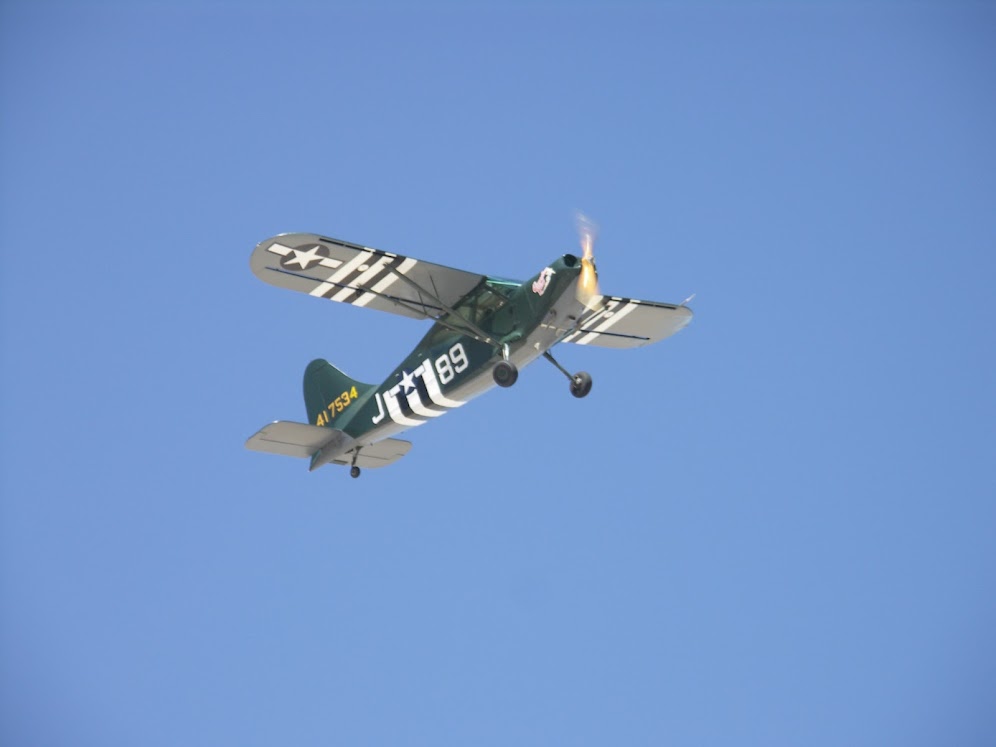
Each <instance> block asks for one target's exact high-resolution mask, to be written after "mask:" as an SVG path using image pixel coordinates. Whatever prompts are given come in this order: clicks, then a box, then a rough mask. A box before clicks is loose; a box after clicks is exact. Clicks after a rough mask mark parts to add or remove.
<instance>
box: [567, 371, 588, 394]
mask: <svg viewBox="0 0 996 747" xmlns="http://www.w3.org/2000/svg"><path fill="white" fill-rule="evenodd" d="M590 391H591V374H589V373H588V372H587V371H579V372H578V373H576V374H574V378H573V379H571V394H573V395H574V396H575V397H577V398H578V399H580V398H581V397H587V396H588V392H590Z"/></svg>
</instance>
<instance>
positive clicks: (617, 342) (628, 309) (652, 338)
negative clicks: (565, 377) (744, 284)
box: [563, 296, 692, 348]
mask: <svg viewBox="0 0 996 747" xmlns="http://www.w3.org/2000/svg"><path fill="white" fill-rule="evenodd" d="M592 306H593V307H594V311H593V312H592V313H591V314H590V315H589V316H588V317H587V318H585V319H584V320H583V321H582V323H581V326H580V327H579V328H578V329H577V330H576V331H575V332H572V333H571V334H569V335H567V337H565V338H564V339H563V342H573V343H575V344H577V345H597V346H599V347H604V348H638V347H641V346H643V345H649V344H651V343H653V342H658V341H659V340H663V339H664V338H666V337H670V336H671V335H673V334H674V333H675V332H679V331H680V330H682V329H683V328H684V327H685V325H687V324H688V323H689V322H690V321H691V320H692V310H691V309H690V308H688V307H687V306H684V305H675V304H668V303H659V302H657V301H638V300H636V299H634V298H620V297H619V296H601V297H600V298H598V299H595V301H594V303H593V304H592Z"/></svg>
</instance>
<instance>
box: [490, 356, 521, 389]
mask: <svg viewBox="0 0 996 747" xmlns="http://www.w3.org/2000/svg"><path fill="white" fill-rule="evenodd" d="M491 375H492V376H493V377H494V380H495V384H497V385H498V386H503V387H510V386H512V384H514V383H515V382H516V381H518V379H519V369H517V368H516V367H515V364H514V363H511V362H510V361H498V362H497V363H496V364H495V367H494V369H492V371H491Z"/></svg>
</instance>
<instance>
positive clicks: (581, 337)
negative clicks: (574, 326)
mask: <svg viewBox="0 0 996 747" xmlns="http://www.w3.org/2000/svg"><path fill="white" fill-rule="evenodd" d="M639 305H640V302H639V301H634V300H633V299H630V298H619V297H618V296H610V297H609V298H608V301H607V303H606V304H605V306H603V307H602V308H601V309H599V310H598V311H597V312H596V313H595V314H592V315H591V316H590V317H589V318H588V319H585V320H584V322H583V323H582V324H581V328H580V329H578V330H577V331H576V332H571V333H570V334H569V335H567V336H566V337H565V338H564V339H563V342H573V343H575V344H577V345H587V344H588V343H589V342H591V341H592V340H594V339H595V338H597V337H598V335H599V334H601V333H603V332H609V331H610V330H611V329H612V327H613V326H614V325H615V324H616V323H617V322H618V321H619V320H621V319H622V318H624V317H625V316H626V315H627V314H629V313H630V312H631V311H633V310H634V309H636V307H637V306H639Z"/></svg>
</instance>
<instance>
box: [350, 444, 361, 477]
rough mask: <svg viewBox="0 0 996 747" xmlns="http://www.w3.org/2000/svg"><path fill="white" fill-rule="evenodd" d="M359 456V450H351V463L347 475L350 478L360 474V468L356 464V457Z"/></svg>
mask: <svg viewBox="0 0 996 747" xmlns="http://www.w3.org/2000/svg"><path fill="white" fill-rule="evenodd" d="M359 456H360V450H359V449H357V450H356V451H354V452H353V463H352V465H350V467H349V476H350V477H352V478H354V479H355V478H357V477H359V476H360V468H359V467H357V466H356V459H357V458H358V457H359Z"/></svg>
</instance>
